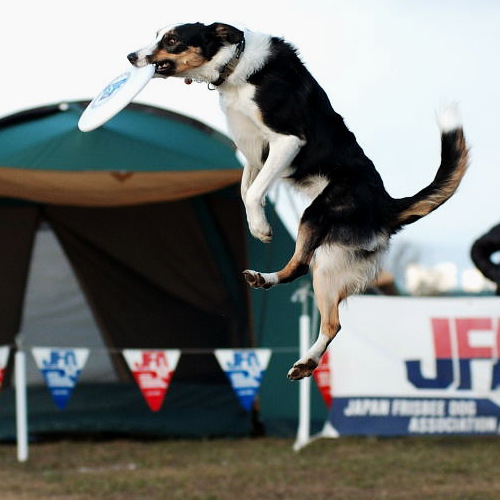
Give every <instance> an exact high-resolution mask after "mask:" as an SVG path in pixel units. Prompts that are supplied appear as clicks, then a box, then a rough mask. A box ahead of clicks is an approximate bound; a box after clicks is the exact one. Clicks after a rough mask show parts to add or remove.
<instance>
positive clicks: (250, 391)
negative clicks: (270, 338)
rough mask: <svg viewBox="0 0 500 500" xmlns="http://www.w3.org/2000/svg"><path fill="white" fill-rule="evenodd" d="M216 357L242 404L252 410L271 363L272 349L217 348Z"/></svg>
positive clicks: (246, 408)
mask: <svg viewBox="0 0 500 500" xmlns="http://www.w3.org/2000/svg"><path fill="white" fill-rule="evenodd" d="M215 357H216V358H217V361H218V362H219V364H220V366H221V368H222V369H223V370H224V373H225V374H226V375H227V377H228V379H229V381H230V382H231V386H232V387H233V389H234V391H235V392H236V395H237V396H238V399H239V401H240V403H241V405H242V406H243V408H245V410H247V411H250V409H251V408H252V405H253V402H254V400H255V396H256V395H257V393H258V392H259V388H260V384H261V382H262V377H263V375H264V372H265V371H266V368H267V365H268V363H269V358H270V357H271V349H216V350H215Z"/></svg>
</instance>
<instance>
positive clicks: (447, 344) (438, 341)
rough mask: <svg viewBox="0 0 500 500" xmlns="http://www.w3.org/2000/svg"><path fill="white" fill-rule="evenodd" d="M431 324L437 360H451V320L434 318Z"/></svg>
mask: <svg viewBox="0 0 500 500" xmlns="http://www.w3.org/2000/svg"><path fill="white" fill-rule="evenodd" d="M431 322H432V336H433V338H434V350H435V352H436V358H440V359H449V358H451V357H452V353H451V332H450V322H449V320H448V319H447V318H432V319H431Z"/></svg>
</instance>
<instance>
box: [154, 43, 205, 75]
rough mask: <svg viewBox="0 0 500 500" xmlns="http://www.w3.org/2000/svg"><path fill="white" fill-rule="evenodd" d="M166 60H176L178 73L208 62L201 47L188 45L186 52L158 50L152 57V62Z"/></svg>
mask: <svg viewBox="0 0 500 500" xmlns="http://www.w3.org/2000/svg"><path fill="white" fill-rule="evenodd" d="M165 60H170V61H174V62H175V65H176V71H175V72H176V74H180V73H183V72H184V71H188V70H190V69H194V68H199V67H200V66H201V65H202V64H204V63H205V62H206V59H205V58H204V57H203V55H202V54H201V49H200V48H199V47H188V49H187V50H185V51H184V52H180V53H179V54H173V53H172V52H168V51H167V50H165V49H160V50H158V51H156V52H155V53H154V54H153V56H152V58H151V62H152V63H160V62H162V61H165Z"/></svg>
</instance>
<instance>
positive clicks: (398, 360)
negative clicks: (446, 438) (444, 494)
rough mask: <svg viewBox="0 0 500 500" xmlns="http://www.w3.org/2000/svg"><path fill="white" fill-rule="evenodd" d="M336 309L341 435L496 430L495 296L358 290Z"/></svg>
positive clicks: (336, 408)
mask: <svg viewBox="0 0 500 500" xmlns="http://www.w3.org/2000/svg"><path fill="white" fill-rule="evenodd" d="M340 314H341V316H340V317H341V323H342V330H341V331H340V333H339V334H338V336H337V338H336V339H335V340H334V341H333V342H332V344H331V346H330V350H329V352H330V362H331V379H330V385H331V387H332V397H333V403H332V406H331V410H330V419H329V420H330V423H331V424H332V426H333V427H334V428H335V430H336V431H338V433H339V434H340V435H355V434H360V435H370V434H371V435H405V434H411V435H426V434H499V433H500V429H499V426H500V361H499V355H500V320H499V318H500V298H486V297H484V298H409V297H379V296H377V297H371V296H363V297H353V298H351V299H349V300H348V302H347V305H346V306H344V307H342V309H341V312H340Z"/></svg>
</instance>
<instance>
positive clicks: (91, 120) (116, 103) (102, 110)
mask: <svg viewBox="0 0 500 500" xmlns="http://www.w3.org/2000/svg"><path fill="white" fill-rule="evenodd" d="M154 72H155V67H154V65H152V64H148V65H147V66H144V67H143V68H136V67H135V66H130V68H128V70H127V71H125V72H124V73H122V74H121V75H119V76H117V77H116V78H114V79H113V80H112V81H111V82H109V83H108V85H106V87H105V88H104V89H103V90H102V91H101V92H100V94H98V95H97V96H96V97H94V99H93V100H92V101H91V102H90V104H89V105H88V106H87V107H86V109H85V111H84V112H83V113H82V116H80V120H78V128H79V129H80V130H81V131H82V132H90V131H91V130H94V129H96V128H97V127H100V126H101V125H102V124H103V123H105V122H107V121H108V120H110V119H111V118H113V116H115V115H116V114H117V113H119V112H120V111H121V110H122V109H123V108H124V107H125V106H126V105H127V104H128V103H129V102H130V101H131V100H132V99H133V98H134V97H135V96H136V95H137V94H138V93H139V92H140V91H141V90H142V89H143V88H144V87H145V86H146V85H147V83H148V82H149V80H151V78H152V77H153V75H154Z"/></svg>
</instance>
